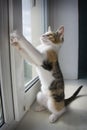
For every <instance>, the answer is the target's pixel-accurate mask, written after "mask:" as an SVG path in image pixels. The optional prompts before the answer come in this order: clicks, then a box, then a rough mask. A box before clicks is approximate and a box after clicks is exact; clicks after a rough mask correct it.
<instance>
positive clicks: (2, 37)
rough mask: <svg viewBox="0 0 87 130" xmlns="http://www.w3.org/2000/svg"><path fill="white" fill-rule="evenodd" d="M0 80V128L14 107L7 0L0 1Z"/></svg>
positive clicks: (11, 117) (11, 119) (12, 115)
mask: <svg viewBox="0 0 87 130" xmlns="http://www.w3.org/2000/svg"><path fill="white" fill-rule="evenodd" d="M0 13H1V16H0V18H1V20H0V80H1V93H2V104H3V113H4V124H3V126H2V127H1V128H0V130H2V129H5V128H7V127H8V126H9V125H10V124H11V123H12V122H13V121H14V107H13V96H12V83H11V70H10V55H9V53H10V51H9V34H8V1H7V0H5V1H3V0H1V1H0Z"/></svg>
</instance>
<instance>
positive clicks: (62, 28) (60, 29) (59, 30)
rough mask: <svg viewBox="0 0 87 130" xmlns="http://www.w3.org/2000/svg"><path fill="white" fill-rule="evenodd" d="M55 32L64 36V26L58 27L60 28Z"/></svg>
mask: <svg viewBox="0 0 87 130" xmlns="http://www.w3.org/2000/svg"><path fill="white" fill-rule="evenodd" d="M57 32H58V33H59V34H60V35H63V34H64V26H63V25H62V26H60V28H59V29H58V30H57Z"/></svg>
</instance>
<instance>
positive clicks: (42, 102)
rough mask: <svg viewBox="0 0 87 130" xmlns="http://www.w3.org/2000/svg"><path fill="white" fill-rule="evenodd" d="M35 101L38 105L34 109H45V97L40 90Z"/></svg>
mask: <svg viewBox="0 0 87 130" xmlns="http://www.w3.org/2000/svg"><path fill="white" fill-rule="evenodd" d="M37 102H38V104H39V105H38V106H37V107H36V108H35V111H38V112H40V111H43V110H45V109H46V107H47V97H46V96H45V95H44V94H43V93H42V92H41V91H40V92H38V94H37Z"/></svg>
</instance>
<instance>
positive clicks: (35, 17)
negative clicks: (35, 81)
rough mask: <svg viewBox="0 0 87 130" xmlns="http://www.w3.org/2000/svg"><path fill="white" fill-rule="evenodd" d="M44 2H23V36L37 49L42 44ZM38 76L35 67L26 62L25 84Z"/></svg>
mask: <svg viewBox="0 0 87 130" xmlns="http://www.w3.org/2000/svg"><path fill="white" fill-rule="evenodd" d="M42 6H43V5H42V1H41V0H38V1H36V2H35V3H33V1H32V0H22V25H23V35H24V36H25V37H26V39H27V40H29V41H30V42H31V43H33V45H34V46H35V47H36V46H37V45H39V44H40V40H39V37H40V35H41V34H42V32H43V30H44V26H42V25H43V24H42V21H44V20H42V19H43V16H42V12H43V8H42ZM35 76H37V73H36V70H35V68H34V67H33V66H31V65H29V64H28V63H26V61H24V80H25V84H26V83H27V82H29V81H30V80H31V79H32V78H34V77H35Z"/></svg>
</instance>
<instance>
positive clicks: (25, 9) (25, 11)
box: [22, 0, 32, 84]
mask: <svg viewBox="0 0 87 130" xmlns="http://www.w3.org/2000/svg"><path fill="white" fill-rule="evenodd" d="M22 24H23V35H24V36H25V37H26V39H27V40H29V41H30V42H31V10H30V0H22ZM31 79H32V66H31V65H29V64H28V63H27V62H26V61H24V83H25V84H26V83H27V82H29V81H30V80H31Z"/></svg>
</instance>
